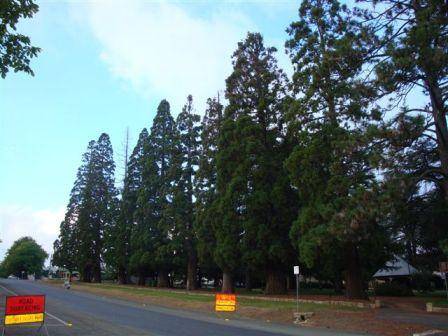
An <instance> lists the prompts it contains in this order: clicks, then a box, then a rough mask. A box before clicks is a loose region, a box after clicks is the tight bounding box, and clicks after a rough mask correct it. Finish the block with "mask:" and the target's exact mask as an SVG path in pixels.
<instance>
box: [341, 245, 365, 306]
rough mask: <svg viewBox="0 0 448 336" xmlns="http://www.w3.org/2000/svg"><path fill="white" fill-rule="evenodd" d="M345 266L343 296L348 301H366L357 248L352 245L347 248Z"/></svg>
mask: <svg viewBox="0 0 448 336" xmlns="http://www.w3.org/2000/svg"><path fill="white" fill-rule="evenodd" d="M346 265H347V266H346V267H347V269H346V272H345V296H346V297H347V298H348V299H366V298H367V296H366V293H365V292H364V286H363V281H362V271H361V265H360V262H359V255H358V248H357V247H356V246H355V245H353V244H348V246H347V255H346Z"/></svg>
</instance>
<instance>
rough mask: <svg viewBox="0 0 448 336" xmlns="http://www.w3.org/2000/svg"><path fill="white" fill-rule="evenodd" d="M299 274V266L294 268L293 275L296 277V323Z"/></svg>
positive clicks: (297, 318) (297, 316)
mask: <svg viewBox="0 0 448 336" xmlns="http://www.w3.org/2000/svg"><path fill="white" fill-rule="evenodd" d="M299 274H300V268H299V266H294V275H295V276H296V322H298V321H299V319H300V316H299Z"/></svg>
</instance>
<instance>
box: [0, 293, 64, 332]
mask: <svg viewBox="0 0 448 336" xmlns="http://www.w3.org/2000/svg"><path fill="white" fill-rule="evenodd" d="M0 287H1V288H3V289H4V290H5V291H7V292H9V293H11V294H13V295H19V294H17V293H16V292H14V291H12V290H10V289H9V288H6V287H5V286H2V285H0ZM45 314H47V315H48V316H50V317H52V318H54V319H55V320H56V321H58V322H61V323H62V324H63V325H65V326H68V327H71V326H72V324H71V323H68V322H65V321H64V320H61V319H60V318H59V317H56V316H54V315H53V314H50V313H49V312H47V311H45Z"/></svg>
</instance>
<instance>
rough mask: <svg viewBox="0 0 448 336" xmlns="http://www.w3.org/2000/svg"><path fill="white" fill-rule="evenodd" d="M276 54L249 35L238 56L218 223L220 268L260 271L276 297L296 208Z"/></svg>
mask: <svg viewBox="0 0 448 336" xmlns="http://www.w3.org/2000/svg"><path fill="white" fill-rule="evenodd" d="M275 52H276V50H275V48H265V47H264V45H263V39H262V37H261V35H260V34H256V33H255V34H254V33H249V34H248V36H247V38H246V40H245V41H244V42H240V43H239V44H238V49H237V50H236V51H235V53H234V54H233V66H234V70H233V73H232V74H231V75H230V76H229V78H227V81H226V84H227V88H226V98H227V99H228V101H229V105H228V106H227V107H226V110H225V119H224V122H223V126H222V129H221V134H220V142H219V149H220V150H219V152H218V156H217V168H218V192H219V200H218V202H219V210H218V211H219V213H220V215H221V218H222V223H221V222H217V223H216V225H215V232H216V239H217V248H216V251H215V258H216V261H217V263H218V265H219V266H220V267H221V269H222V270H223V271H226V272H235V271H236V269H237V268H238V267H240V265H241V262H243V267H244V269H245V272H246V273H249V274H250V273H251V272H254V271H255V270H256V269H258V268H261V269H262V270H263V271H264V272H265V274H266V277H267V288H266V289H267V292H272V293H275V292H282V291H284V290H285V284H286V281H285V278H284V277H282V274H281V273H282V272H284V271H285V268H286V265H287V264H288V263H287V262H288V259H290V256H291V251H292V249H291V246H290V245H289V240H288V239H287V233H288V231H289V226H290V223H291V221H292V218H293V215H294V214H295V205H296V201H294V200H293V199H291V198H290V197H291V196H292V194H293V192H292V189H291V187H290V184H289V181H288V178H287V176H286V173H285V171H284V168H283V160H284V159H285V158H286V155H287V154H286V153H285V152H284V149H285V145H284V134H283V133H282V130H283V127H284V111H283V109H284V105H283V100H284V98H285V86H286V77H285V75H284V74H283V72H282V71H281V70H280V69H278V66H277V62H276V59H275V57H274V53H275ZM279 273H280V275H279Z"/></svg>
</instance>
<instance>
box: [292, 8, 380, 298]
mask: <svg viewBox="0 0 448 336" xmlns="http://www.w3.org/2000/svg"><path fill="white" fill-rule="evenodd" d="M299 16H300V18H299V21H297V22H295V23H293V24H291V26H290V28H289V30H288V32H289V34H290V36H291V39H290V40H289V41H288V42H287V48H288V50H289V53H290V55H291V59H292V61H293V64H294V66H295V73H294V77H293V86H294V90H295V91H296V92H297V93H301V92H303V96H302V97H301V98H299V99H297V102H296V103H294V104H293V105H292V108H291V112H290V120H291V129H292V131H291V132H296V134H297V138H298V145H297V146H296V147H295V149H294V150H293V152H292V153H291V155H290V157H289V158H288V160H287V162H286V165H287V167H288V170H289V172H290V176H291V180H292V182H293V184H294V185H295V186H296V187H297V189H298V191H299V194H300V199H301V201H302V202H303V208H302V209H301V210H300V212H299V216H298V218H297V220H296V222H295V223H294V225H293V227H292V229H291V238H292V239H293V241H295V242H296V244H297V246H298V248H299V250H300V257H301V260H303V261H304V262H305V263H306V265H307V266H308V267H312V266H314V265H315V263H316V261H318V262H319V263H323V264H327V265H326V266H325V268H330V269H333V270H334V272H338V271H339V270H340V269H343V270H344V273H345V279H346V290H347V291H346V294H347V296H348V297H352V298H353V297H357V298H360V297H364V294H363V284H362V280H363V275H362V274H363V271H364V272H365V271H367V272H368V273H370V272H372V271H375V270H376V269H377V267H379V266H381V265H382V264H383V263H384V262H385V261H386V258H387V256H388V245H389V244H388V241H389V236H388V231H387V227H385V223H386V221H385V219H386V218H384V217H382V214H384V212H385V211H387V210H386V209H387V208H386V205H387V201H386V198H385V197H382V196H381V195H382V192H381V189H382V186H381V184H380V182H379V181H378V180H377V176H376V174H375V169H376V168H378V165H377V162H378V158H380V157H381V156H380V155H381V148H380V147H378V146H377V145H376V144H377V143H379V134H380V133H379V131H378V126H377V123H378V117H380V116H381V115H380V114H379V113H378V111H377V109H376V108H374V107H372V105H371V104H372V102H373V101H374V100H375V99H376V98H377V94H376V91H375V87H373V86H370V85H369V84H368V82H366V81H364V80H362V77H361V74H362V73H363V62H364V55H365V54H366V52H367V46H368V45H369V44H368V42H369V41H371V40H373V37H372V38H371V37H370V35H369V34H368V32H367V31H365V30H364V29H363V28H362V27H361V26H360V24H359V23H358V22H357V21H355V20H353V19H352V18H351V13H350V12H349V10H348V9H347V8H346V6H345V5H340V4H339V2H338V1H333V0H329V1H314V0H310V1H304V2H302V5H301V7H300V10H299ZM371 251H375V255H372V253H371ZM332 255H333V256H337V258H334V257H331V256H332ZM371 257H372V259H370V260H369V258H371ZM335 259H336V260H335ZM366 268H367V269H366ZM364 276H365V275H364Z"/></svg>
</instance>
